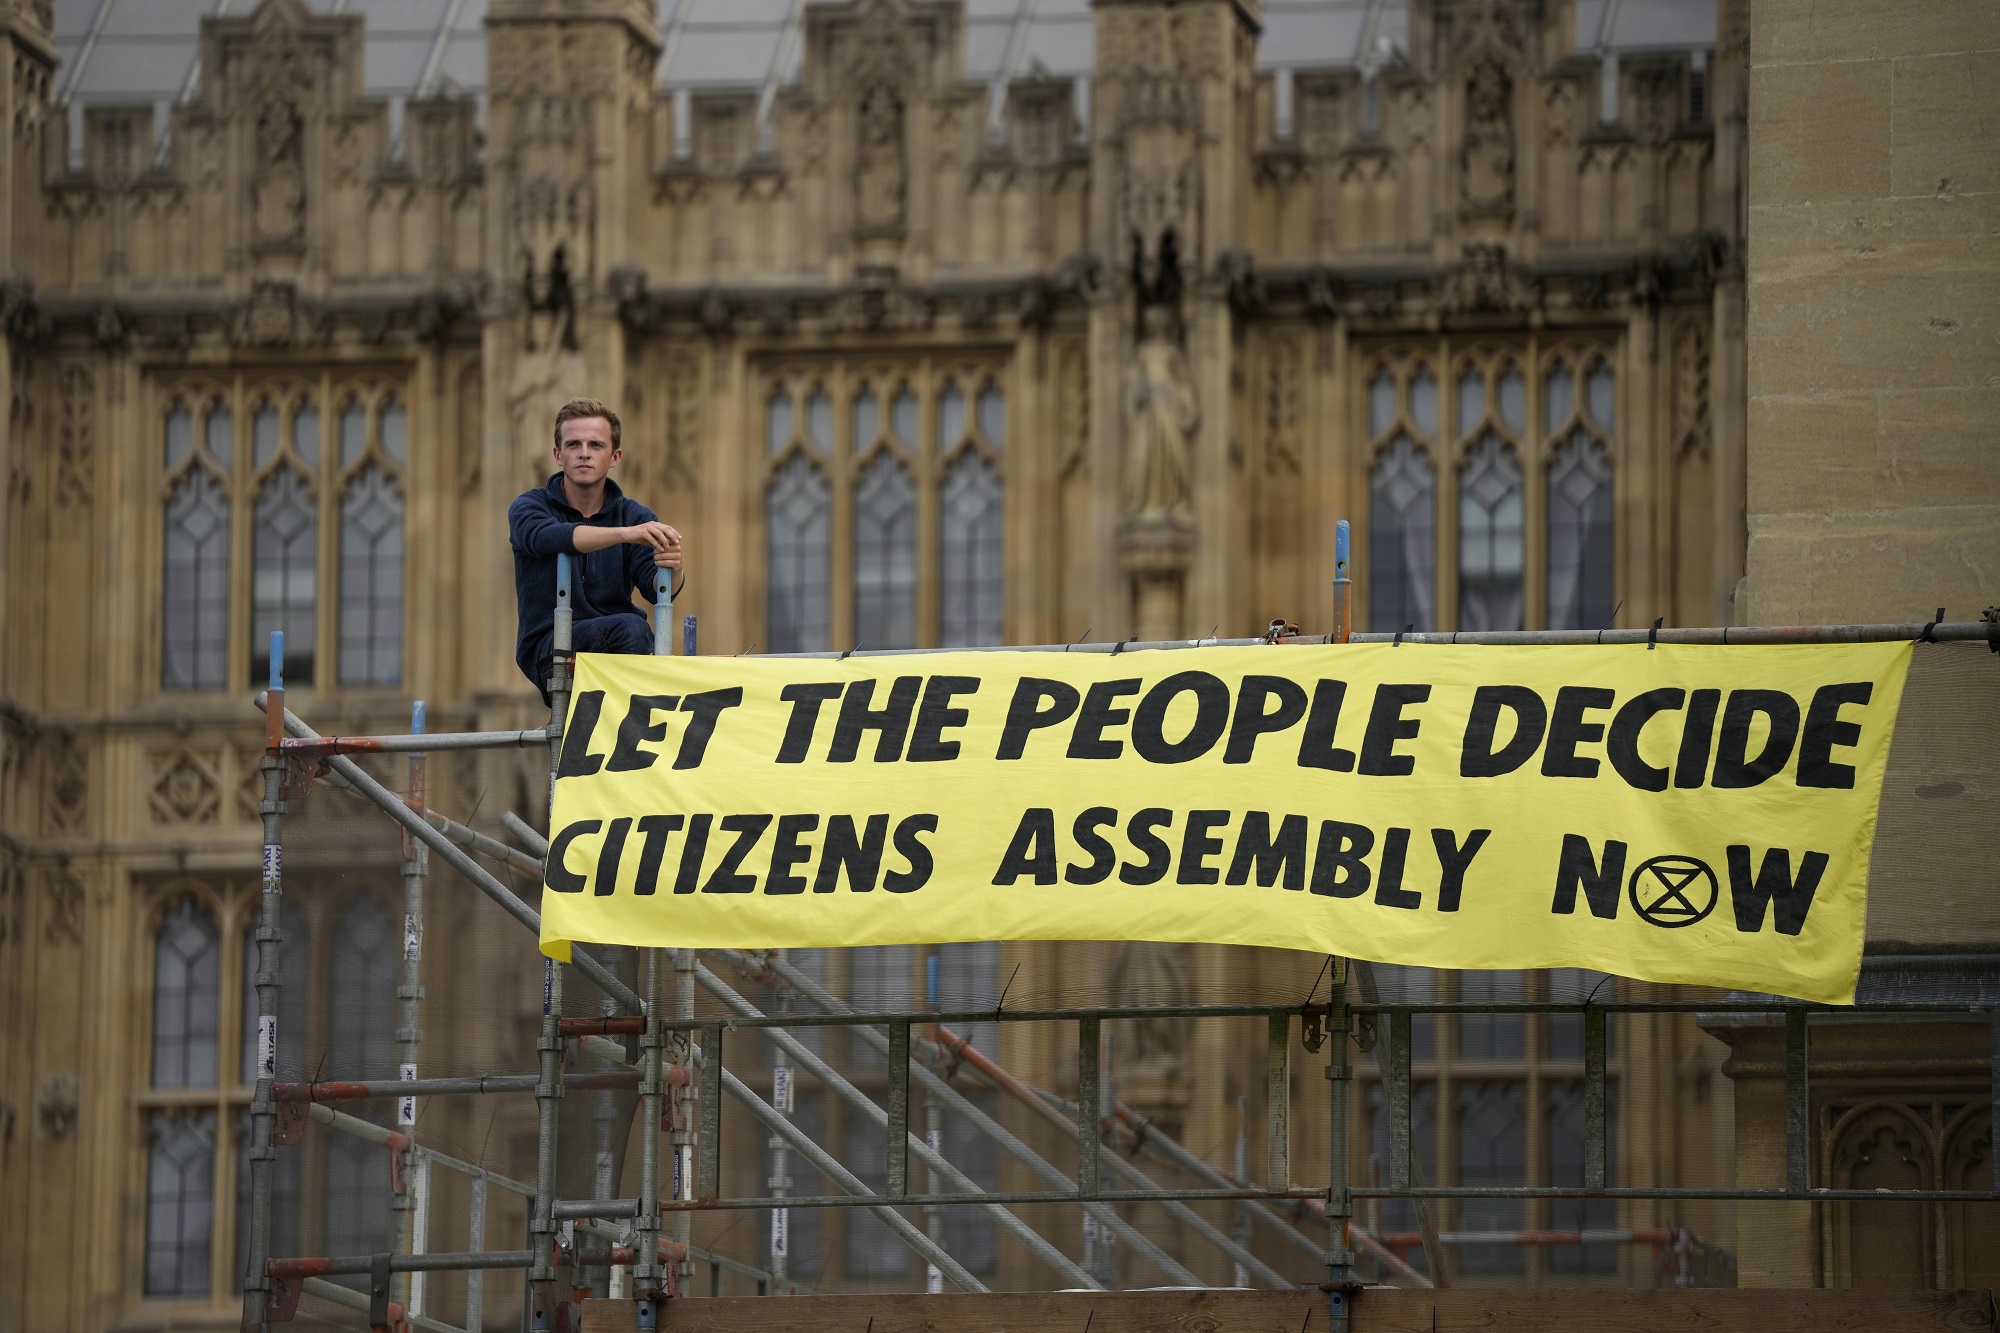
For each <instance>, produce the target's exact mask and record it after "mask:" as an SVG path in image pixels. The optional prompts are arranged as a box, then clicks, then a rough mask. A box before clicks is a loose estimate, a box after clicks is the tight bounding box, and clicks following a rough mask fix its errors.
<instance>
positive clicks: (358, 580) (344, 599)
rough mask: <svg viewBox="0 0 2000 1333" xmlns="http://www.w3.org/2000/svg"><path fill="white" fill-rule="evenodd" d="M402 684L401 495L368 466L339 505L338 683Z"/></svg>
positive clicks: (385, 475) (378, 469)
mask: <svg viewBox="0 0 2000 1333" xmlns="http://www.w3.org/2000/svg"><path fill="white" fill-rule="evenodd" d="M287 651H288V653H289V649H288V650H287ZM402 679H403V493H402V490H401V488H400V487H399V486H398V485H397V484H396V481H395V479H394V478H392V477H390V475H389V474H388V473H387V472H385V471H383V469H382V467H381V465H380V464H377V463H370V464H368V466H366V467H364V468H363V469H361V471H360V472H359V473H357V474H355V476H354V478H353V480H351V481H350V482H348V484H347V493H346V494H345V495H343V496H342V497H341V500H340V683H341V684H343V685H398V684H401V683H402Z"/></svg>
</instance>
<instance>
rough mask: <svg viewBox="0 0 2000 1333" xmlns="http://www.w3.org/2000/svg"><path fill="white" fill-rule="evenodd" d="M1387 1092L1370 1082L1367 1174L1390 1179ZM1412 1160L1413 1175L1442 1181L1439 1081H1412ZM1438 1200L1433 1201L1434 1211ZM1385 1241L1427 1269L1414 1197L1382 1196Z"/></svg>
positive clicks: (1430, 1182) (1433, 1182) (1409, 1261)
mask: <svg viewBox="0 0 2000 1333" xmlns="http://www.w3.org/2000/svg"><path fill="white" fill-rule="evenodd" d="M1389 1146H1390V1145H1389V1095H1388V1092H1387V1091H1386V1090H1385V1089H1384V1088H1383V1086H1382V1085H1381V1084H1380V1083H1370V1084H1369V1085H1368V1154H1369V1158H1368V1178H1369V1179H1370V1180H1379V1181H1382V1182H1384V1183H1386V1182H1387V1181H1388V1179H1389ZM1410 1160H1411V1162H1412V1164H1413V1165H1414V1166H1415V1167H1416V1168H1417V1172H1413V1173H1412V1175H1411V1182H1410V1183H1411V1184H1415V1183H1416V1175H1417V1173H1418V1172H1420V1173H1421V1174H1422V1176H1423V1180H1424V1183H1425V1184H1427V1185H1436V1184H1440V1183H1441V1182H1440V1181H1439V1179H1438V1173H1437V1084H1436V1083H1433V1082H1431V1081H1429V1080H1428V1079H1424V1080H1414V1079H1413V1080H1412V1081H1411V1083H1410ZM1437 1207H1438V1205H1437V1204H1436V1203H1433V1204H1432V1205H1431V1209H1432V1213H1433V1216H1435V1214H1436V1210H1437ZM1381 1208H1382V1212H1381V1218H1382V1235H1381V1236H1380V1239H1381V1241H1382V1242H1383V1244H1385V1245H1387V1246H1389V1247H1390V1248H1391V1249H1393V1250H1395V1251H1396V1253H1397V1254H1398V1255H1400V1256H1401V1257H1402V1259H1403V1261H1404V1262H1405V1263H1407V1264H1409V1265H1410V1267H1412V1268H1414V1269H1416V1270H1417V1271H1418V1272H1419V1273H1426V1274H1427V1273H1429V1272H1430V1271H1431V1270H1430V1260H1429V1259H1428V1258H1427V1257H1426V1256H1425V1254H1424V1247H1423V1242H1422V1238H1421V1236H1420V1234H1419V1222H1418V1219H1417V1205H1416V1202H1415V1201H1414V1200H1411V1199H1384V1200H1382V1202H1381Z"/></svg>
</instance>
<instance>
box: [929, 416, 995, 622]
mask: <svg viewBox="0 0 2000 1333" xmlns="http://www.w3.org/2000/svg"><path fill="white" fill-rule="evenodd" d="M942 499H943V508H944V513H943V516H942V517H943V524H942V528H941V540H940V545H941V546H942V548H943V549H942V550H941V551H940V553H939V570H938V573H939V588H938V642H939V645H940V646H942V647H945V648H964V647H972V646H981V647H985V646H990V645H993V644H997V643H1001V642H1003V641H1004V640H1005V638H1006V625H1005V623H1004V622H1005V610H1004V607H1003V606H1002V602H1001V593H1002V591H1003V589H1002V584H1003V577H1004V576H1003V571H1002V568H1001V561H1002V531H1001V521H1002V515H1003V507H1002V505H1003V496H1002V491H1001V485H1000V475H999V473H998V472H996V471H995V470H994V468H993V465H992V464H991V463H989V462H987V461H986V459H985V458H983V457H981V456H980V455H979V454H977V453H973V452H970V451H968V452H966V453H964V454H961V455H959V457H958V461H956V462H954V463H953V464H952V465H951V467H950V469H949V470H948V471H947V472H946V473H945V478H944V493H943V496H942Z"/></svg>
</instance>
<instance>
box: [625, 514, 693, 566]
mask: <svg viewBox="0 0 2000 1333" xmlns="http://www.w3.org/2000/svg"><path fill="white" fill-rule="evenodd" d="M624 531H625V540H626V541H628V542H630V543H631V544H632V545H634V546H650V547H652V548H653V564H654V565H656V566H658V567H659V568H661V569H679V568H680V567H681V534H680V533H679V532H677V531H676V530H674V529H673V528H671V527H668V526H667V525H666V524H665V523H641V524H639V525H638V526H636V527H630V528H626V529H625V530H624Z"/></svg>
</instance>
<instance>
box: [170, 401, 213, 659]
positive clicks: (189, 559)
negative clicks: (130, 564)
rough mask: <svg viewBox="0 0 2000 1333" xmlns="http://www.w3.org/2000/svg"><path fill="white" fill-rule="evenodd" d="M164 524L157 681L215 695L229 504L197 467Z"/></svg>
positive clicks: (179, 488)
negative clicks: (206, 691)
mask: <svg viewBox="0 0 2000 1333" xmlns="http://www.w3.org/2000/svg"><path fill="white" fill-rule="evenodd" d="M172 450H173V441H172V431H171V430H169V432H168V451H169V452H170V453H171V452H172ZM166 520H167V523H166V555H165V567H164V570H163V573H164V576H165V577H164V580H163V583H162V590H161V592H162V595H161V602H162V606H161V616H160V623H161V626H162V634H161V642H160V683H161V684H162V685H163V686H165V687H166V688H167V689H170V690H219V689H221V688H222V687H223V686H224V685H225V684H227V683H228V665H227V661H226V658H225V654H224V645H225V644H226V643H227V641H228V633H229V499H228V495H227V492H226V491H225V490H224V487H223V483H222V482H221V481H220V480H219V479H217V478H216V477H215V475H214V474H212V473H210V472H209V471H208V470H207V469H205V468H203V467H202V466H201V465H199V464H196V465H195V466H194V467H192V468H190V469H189V470H188V471H187V472H186V473H184V474H183V475H182V477H181V479H180V480H179V481H177V482H175V483H174V487H173V490H172V491H171V492H169V494H168V497H167V514H166Z"/></svg>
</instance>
